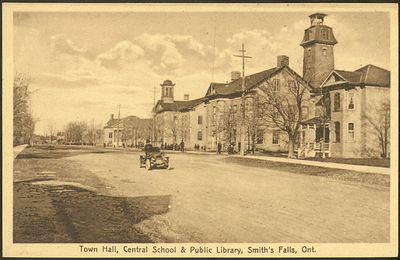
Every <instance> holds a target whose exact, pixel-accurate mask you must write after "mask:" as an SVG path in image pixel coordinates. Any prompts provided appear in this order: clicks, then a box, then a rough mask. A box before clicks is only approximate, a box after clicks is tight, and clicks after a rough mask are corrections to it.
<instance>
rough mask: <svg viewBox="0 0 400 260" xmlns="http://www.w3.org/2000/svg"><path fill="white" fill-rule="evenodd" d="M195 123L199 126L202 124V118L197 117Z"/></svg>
mask: <svg viewBox="0 0 400 260" xmlns="http://www.w3.org/2000/svg"><path fill="white" fill-rule="evenodd" d="M197 123H198V124H199V125H202V124H203V116H198V117H197Z"/></svg>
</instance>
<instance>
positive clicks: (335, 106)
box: [333, 93, 340, 111]
mask: <svg viewBox="0 0 400 260" xmlns="http://www.w3.org/2000/svg"><path fill="white" fill-rule="evenodd" d="M333 110H334V111H339V110H340V93H335V95H334V96H333Z"/></svg>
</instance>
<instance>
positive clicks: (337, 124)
mask: <svg viewBox="0 0 400 260" xmlns="http://www.w3.org/2000/svg"><path fill="white" fill-rule="evenodd" d="M335 142H336V143H340V122H335Z"/></svg>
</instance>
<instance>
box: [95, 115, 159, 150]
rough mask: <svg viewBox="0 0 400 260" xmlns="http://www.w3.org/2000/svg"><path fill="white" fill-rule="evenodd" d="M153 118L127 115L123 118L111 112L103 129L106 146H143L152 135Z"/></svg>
mask: <svg viewBox="0 0 400 260" xmlns="http://www.w3.org/2000/svg"><path fill="white" fill-rule="evenodd" d="M152 122H153V121H152V119H141V118H139V117H136V116H127V117H124V118H121V119H119V120H118V119H117V118H114V115H113V114H111V117H110V119H109V120H108V122H107V124H106V126H105V127H104V129H103V136H104V138H103V142H104V144H105V145H106V146H113V147H117V146H119V147H121V146H142V145H143V144H144V143H145V142H146V139H150V138H151V135H152Z"/></svg>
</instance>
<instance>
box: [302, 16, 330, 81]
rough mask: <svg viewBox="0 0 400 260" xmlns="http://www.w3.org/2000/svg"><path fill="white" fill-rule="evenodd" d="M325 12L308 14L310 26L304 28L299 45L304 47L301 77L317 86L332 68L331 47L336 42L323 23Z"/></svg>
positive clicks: (328, 28)
mask: <svg viewBox="0 0 400 260" xmlns="http://www.w3.org/2000/svg"><path fill="white" fill-rule="evenodd" d="M326 16H327V15H326V14H323V13H314V14H312V15H310V16H309V17H310V27H308V28H307V29H305V30H304V37H303V40H302V41H301V43H300V45H301V46H302V47H303V48H304V58H303V78H304V79H305V80H306V81H308V82H309V83H310V85H311V86H313V87H319V85H320V84H321V83H322V81H324V79H325V78H326V77H327V76H328V74H329V73H330V72H331V71H332V70H333V69H334V55H333V47H334V45H335V44H337V41H336V38H335V36H334V35H333V30H332V28H331V27H329V26H326V25H325V24H324V18H325V17H326Z"/></svg>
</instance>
